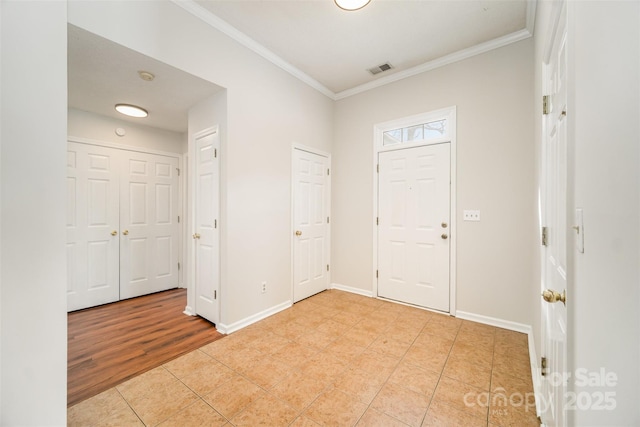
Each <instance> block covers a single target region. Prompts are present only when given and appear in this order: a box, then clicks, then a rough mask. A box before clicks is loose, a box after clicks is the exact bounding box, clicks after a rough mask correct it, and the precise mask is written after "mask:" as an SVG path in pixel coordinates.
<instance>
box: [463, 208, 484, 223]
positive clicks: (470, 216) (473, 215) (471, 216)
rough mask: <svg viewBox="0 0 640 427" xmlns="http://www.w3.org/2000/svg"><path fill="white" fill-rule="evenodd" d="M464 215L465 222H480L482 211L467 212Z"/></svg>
mask: <svg viewBox="0 0 640 427" xmlns="http://www.w3.org/2000/svg"><path fill="white" fill-rule="evenodd" d="M462 214H463V215H462V219H463V220H465V221H480V211H477V210H475V211H473V210H465V211H463V212H462Z"/></svg>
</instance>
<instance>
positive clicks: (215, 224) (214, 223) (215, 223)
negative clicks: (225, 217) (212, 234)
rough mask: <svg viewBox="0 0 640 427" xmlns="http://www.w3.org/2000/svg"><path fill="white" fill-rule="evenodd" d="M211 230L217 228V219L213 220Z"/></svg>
mask: <svg viewBox="0 0 640 427" xmlns="http://www.w3.org/2000/svg"><path fill="white" fill-rule="evenodd" d="M213 228H218V220H217V219H214V220H213Z"/></svg>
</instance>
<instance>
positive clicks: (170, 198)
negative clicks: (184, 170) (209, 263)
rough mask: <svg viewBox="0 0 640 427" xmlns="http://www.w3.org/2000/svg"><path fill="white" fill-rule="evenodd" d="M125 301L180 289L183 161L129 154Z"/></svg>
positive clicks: (124, 185) (123, 221) (123, 217)
mask: <svg viewBox="0 0 640 427" xmlns="http://www.w3.org/2000/svg"><path fill="white" fill-rule="evenodd" d="M123 154H124V158H123V171H122V175H121V179H120V231H121V232H120V299H126V298H132V297H136V296H140V295H146V294H149V293H153V292H158V291H163V290H167V289H171V288H175V287H177V286H178V280H179V279H178V260H179V257H178V255H179V254H178V252H179V242H178V239H179V223H178V206H179V205H178V159H177V158H175V157H166V156H160V155H155V154H148V153H137V152H128V151H127V152H124V153H123Z"/></svg>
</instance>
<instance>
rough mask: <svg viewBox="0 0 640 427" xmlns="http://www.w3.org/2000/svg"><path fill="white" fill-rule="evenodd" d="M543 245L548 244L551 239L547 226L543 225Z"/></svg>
mask: <svg viewBox="0 0 640 427" xmlns="http://www.w3.org/2000/svg"><path fill="white" fill-rule="evenodd" d="M540 240H541V243H542V246H547V244H548V240H549V232H548V231H547V227H542V236H541V239H540Z"/></svg>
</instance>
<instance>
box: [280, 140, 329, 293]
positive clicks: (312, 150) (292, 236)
mask: <svg viewBox="0 0 640 427" xmlns="http://www.w3.org/2000/svg"><path fill="white" fill-rule="evenodd" d="M295 150H300V151H306V152H308V153H311V154H316V155H318V156H322V157H326V158H327V164H328V167H329V170H331V154H330V153H327V152H326V151H322V150H318V149H316V148H312V147H308V146H306V145H302V144H298V143H295V142H294V143H293V144H292V145H291V160H290V162H289V164H290V165H291V190H290V191H291V229H290V233H289V236H290V241H289V242H290V243H289V244H290V247H291V294H290V295H291V297H290V301H291V304H292V305H293V298H294V296H293V292H294V286H295V281H294V270H295V257H294V255H295V254H294V248H295V240H294V239H295V231H296V224H295V192H294V181H295V179H296V177H295V176H294V174H295V169H294V167H293V162H294V160H295V158H294V152H295ZM327 204H328V205H327V211H329V212H331V174H329V179H328V182H327ZM327 264H329V266H331V214H329V223H328V224H327ZM330 287H331V267H329V271H328V272H327V289H329V288H330Z"/></svg>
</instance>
